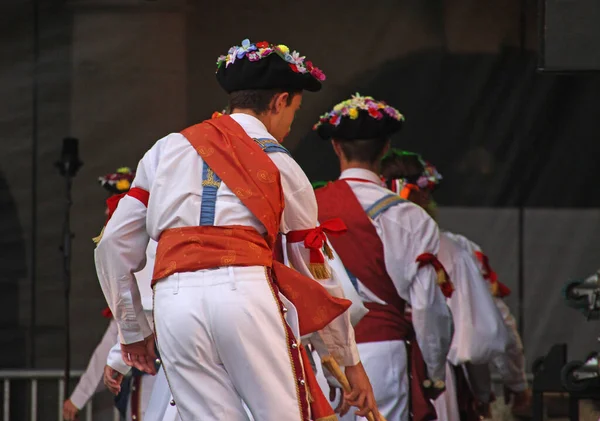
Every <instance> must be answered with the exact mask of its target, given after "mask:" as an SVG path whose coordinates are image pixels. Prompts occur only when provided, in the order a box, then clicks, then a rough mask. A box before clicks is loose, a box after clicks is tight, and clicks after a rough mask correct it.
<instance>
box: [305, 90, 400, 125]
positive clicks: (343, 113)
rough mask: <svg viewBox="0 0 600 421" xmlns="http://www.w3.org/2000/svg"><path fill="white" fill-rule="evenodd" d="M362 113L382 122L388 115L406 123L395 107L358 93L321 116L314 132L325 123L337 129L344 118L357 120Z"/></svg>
mask: <svg viewBox="0 0 600 421" xmlns="http://www.w3.org/2000/svg"><path fill="white" fill-rule="evenodd" d="M360 111H366V112H367V113H368V114H369V116H370V117H372V118H374V119H376V120H381V119H382V118H383V117H384V116H385V115H387V116H388V117H390V118H392V119H394V120H397V121H404V116H403V115H402V114H401V113H400V111H398V110H397V109H395V108H394V107H392V106H390V105H388V104H386V103H385V102H384V101H377V100H376V99H374V98H373V97H370V96H361V95H360V94H359V93H358V92H357V93H356V94H354V95H352V97H351V98H350V99H347V100H345V101H342V102H340V103H339V104H337V105H336V106H335V107H333V109H332V110H331V111H329V112H327V113H325V114H323V115H321V117H319V121H318V122H317V123H316V124H315V125H314V126H313V130H317V129H318V128H319V127H320V126H322V125H323V124H325V123H329V124H331V125H332V126H335V127H337V126H339V125H340V123H341V121H342V117H348V118H350V119H351V120H356V119H357V118H358V117H359V112H360Z"/></svg>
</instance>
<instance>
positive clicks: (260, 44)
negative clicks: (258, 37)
mask: <svg viewBox="0 0 600 421" xmlns="http://www.w3.org/2000/svg"><path fill="white" fill-rule="evenodd" d="M256 46H257V47H258V48H267V47H268V46H269V43H268V42H267V41H262V42H257V43H256Z"/></svg>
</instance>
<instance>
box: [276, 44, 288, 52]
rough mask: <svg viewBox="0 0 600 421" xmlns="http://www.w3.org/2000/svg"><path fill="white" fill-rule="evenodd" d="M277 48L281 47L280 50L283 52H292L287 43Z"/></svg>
mask: <svg viewBox="0 0 600 421" xmlns="http://www.w3.org/2000/svg"><path fill="white" fill-rule="evenodd" d="M277 48H279V51H281V52H282V53H283V54H287V53H289V52H290V49H289V48H288V47H287V45H283V44H280V45H278V46H277Z"/></svg>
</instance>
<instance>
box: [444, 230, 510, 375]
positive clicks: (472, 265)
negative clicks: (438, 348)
mask: <svg viewBox="0 0 600 421" xmlns="http://www.w3.org/2000/svg"><path fill="white" fill-rule="evenodd" d="M440 241H441V244H440V253H439V257H440V261H441V262H442V264H443V265H444V267H445V268H446V270H447V271H448V273H449V274H450V279H451V280H452V282H453V283H454V287H455V290H454V293H453V294H452V297H451V298H449V299H448V300H447V301H448V306H449V307H450V311H451V312H452V318H453V320H454V336H453V338H452V345H451V346H450V352H449V353H448V361H450V362H451V363H452V364H454V365H461V364H464V363H466V362H470V363H472V364H487V363H489V362H490V361H491V360H492V358H493V357H494V356H496V355H498V354H502V353H504V352H505V351H506V348H507V346H508V340H509V339H508V333H507V331H506V328H505V326H504V321H503V320H502V315H501V314H500V312H499V311H498V308H497V307H496V305H495V304H494V300H493V297H492V294H491V293H490V290H489V288H488V283H487V281H486V280H485V279H483V277H482V276H481V273H480V271H479V268H478V267H477V262H476V261H475V258H474V257H473V256H472V255H471V254H470V253H469V252H468V251H467V250H465V249H463V248H461V247H458V246H454V245H453V243H452V242H451V240H449V239H447V238H444V234H442V237H441V239H440Z"/></svg>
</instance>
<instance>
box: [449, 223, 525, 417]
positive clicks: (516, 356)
mask: <svg viewBox="0 0 600 421" xmlns="http://www.w3.org/2000/svg"><path fill="white" fill-rule="evenodd" d="M448 236H450V237H452V238H453V239H454V240H455V241H456V242H458V243H460V244H461V245H462V246H463V247H464V248H465V249H466V250H467V251H468V252H469V253H472V254H473V255H475V256H476V257H477V260H478V263H479V270H480V272H481V274H482V276H483V277H484V278H485V279H486V280H487V281H488V284H489V287H490V289H491V291H492V295H493V296H494V302H495V304H496V306H497V307H498V310H500V313H501V314H502V317H503V319H504V323H505V325H506V328H507V330H508V332H509V335H510V342H509V346H508V349H507V350H506V352H505V353H504V354H502V355H498V356H496V357H495V358H494V359H493V360H492V367H493V368H494V369H495V370H496V371H497V372H498V374H500V377H501V379H502V383H503V384H504V393H505V396H504V400H505V402H506V403H509V402H510V400H511V397H512V408H511V411H512V413H513V414H514V415H515V416H531V414H532V393H531V388H530V386H529V382H528V381H527V374H526V371H525V353H524V349H523V341H522V340H521V335H519V331H518V329H517V322H516V320H515V318H514V316H513V314H512V313H511V311H510V308H509V307H508V305H506V302H504V298H505V297H507V296H508V295H510V292H511V291H510V289H509V288H508V287H507V286H506V285H504V284H503V283H502V282H500V281H499V280H498V276H497V274H496V272H495V271H494V270H493V269H492V267H491V266H490V264H489V259H488V257H487V256H486V255H485V253H483V251H482V249H481V247H480V246H479V245H478V244H476V243H475V242H473V241H471V240H470V239H468V238H466V237H465V236H463V235H460V234H454V233H448Z"/></svg>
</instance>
